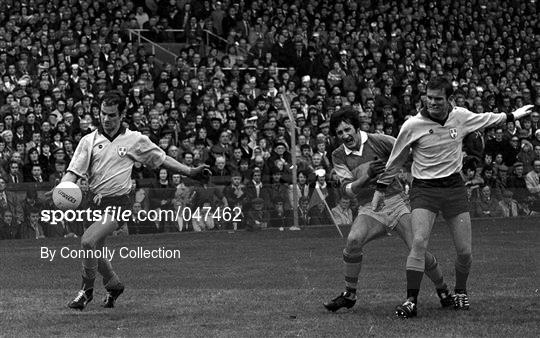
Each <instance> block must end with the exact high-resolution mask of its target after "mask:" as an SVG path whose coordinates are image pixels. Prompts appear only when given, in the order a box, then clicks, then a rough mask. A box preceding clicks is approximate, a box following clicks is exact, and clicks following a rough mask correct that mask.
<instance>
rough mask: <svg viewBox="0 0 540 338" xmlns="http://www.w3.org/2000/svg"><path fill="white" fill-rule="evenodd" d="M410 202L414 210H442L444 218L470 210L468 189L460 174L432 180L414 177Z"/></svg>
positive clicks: (436, 211) (435, 211)
mask: <svg viewBox="0 0 540 338" xmlns="http://www.w3.org/2000/svg"><path fill="white" fill-rule="evenodd" d="M410 204H411V209H412V210H414V209H427V210H429V211H432V212H434V213H438V212H439V211H441V212H442V214H443V217H444V218H449V217H453V216H457V215H459V214H461V213H464V212H468V211H469V202H468V201H467V189H466V188H465V184H464V182H463V179H462V178H461V175H460V174H453V175H450V176H448V177H443V178H437V179H432V180H423V179H417V178H415V179H413V182H412V186H411V191H410Z"/></svg>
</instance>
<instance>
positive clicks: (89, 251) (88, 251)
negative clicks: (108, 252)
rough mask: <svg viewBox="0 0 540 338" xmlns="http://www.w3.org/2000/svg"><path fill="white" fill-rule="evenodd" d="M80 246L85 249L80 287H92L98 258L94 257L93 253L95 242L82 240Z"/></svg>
mask: <svg viewBox="0 0 540 338" xmlns="http://www.w3.org/2000/svg"><path fill="white" fill-rule="evenodd" d="M81 246H82V248H83V250H85V251H84V252H85V258H83V260H82V289H83V290H88V289H92V288H93V287H94V281H95V279H96V271H97V268H98V260H97V258H94V255H93V253H94V252H95V251H94V250H95V244H91V243H88V242H83V243H82V244H81Z"/></svg>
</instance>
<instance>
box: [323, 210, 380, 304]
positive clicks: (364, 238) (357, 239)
mask: <svg viewBox="0 0 540 338" xmlns="http://www.w3.org/2000/svg"><path fill="white" fill-rule="evenodd" d="M386 235H387V232H386V227H385V226H384V224H382V223H380V222H379V221H377V220H375V219H374V218H372V217H370V216H367V215H359V216H358V217H357V218H356V219H355V220H354V223H353V225H352V226H351V230H350V232H349V236H348V237H347V244H346V246H345V249H344V250H343V262H344V273H345V292H343V293H341V294H340V295H339V296H338V297H336V298H334V299H332V300H331V301H329V302H327V303H325V304H324V307H326V309H327V310H329V311H332V312H335V311H337V310H339V309H340V308H343V307H346V308H348V309H350V308H351V307H353V306H354V304H355V303H356V289H357V285H358V276H359V275H360V270H361V268H362V255H363V252H362V248H363V247H364V246H365V245H366V244H367V243H369V242H371V241H372V240H374V239H377V238H380V237H384V236H386Z"/></svg>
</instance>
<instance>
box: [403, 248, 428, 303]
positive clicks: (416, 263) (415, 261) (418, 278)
mask: <svg viewBox="0 0 540 338" xmlns="http://www.w3.org/2000/svg"><path fill="white" fill-rule="evenodd" d="M425 257H426V256H425V254H422V255H418V254H416V253H415V252H413V251H411V253H409V256H408V257H407V298H409V299H412V301H413V302H414V303H416V302H417V301H418V293H419V292H420V285H421V284H422V277H423V276H424V269H425V260H426V259H425Z"/></svg>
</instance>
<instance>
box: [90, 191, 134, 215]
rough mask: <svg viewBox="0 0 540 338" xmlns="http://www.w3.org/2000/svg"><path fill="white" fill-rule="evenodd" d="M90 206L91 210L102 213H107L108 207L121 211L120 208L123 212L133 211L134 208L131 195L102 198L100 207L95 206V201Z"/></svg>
mask: <svg viewBox="0 0 540 338" xmlns="http://www.w3.org/2000/svg"><path fill="white" fill-rule="evenodd" d="M90 204H91V205H90V209H92V210H102V211H105V209H106V208H107V207H108V206H110V207H116V210H119V208H122V210H126V209H127V210H131V208H132V207H133V205H132V203H131V198H130V197H129V195H121V196H110V197H102V198H101V203H100V204H99V205H97V204H95V203H94V201H93V200H92V202H91V203H90ZM109 210H110V209H109Z"/></svg>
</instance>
